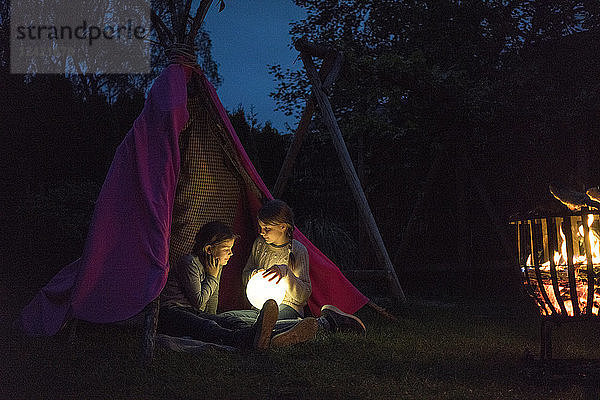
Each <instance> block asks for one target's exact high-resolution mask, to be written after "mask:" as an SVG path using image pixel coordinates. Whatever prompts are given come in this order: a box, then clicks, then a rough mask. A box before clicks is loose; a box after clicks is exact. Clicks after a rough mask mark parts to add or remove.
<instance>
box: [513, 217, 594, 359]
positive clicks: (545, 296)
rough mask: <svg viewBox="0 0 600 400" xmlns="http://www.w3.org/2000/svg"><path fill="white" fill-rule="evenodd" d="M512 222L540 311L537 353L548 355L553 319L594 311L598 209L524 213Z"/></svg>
mask: <svg viewBox="0 0 600 400" xmlns="http://www.w3.org/2000/svg"><path fill="white" fill-rule="evenodd" d="M511 223H512V224H514V225H515V226H516V231H517V235H516V238H517V244H518V257H519V266H520V268H521V274H522V279H523V284H524V285H525V288H526V290H527V292H528V294H529V295H530V296H531V297H532V298H533V299H534V300H535V302H536V303H537V305H538V307H539V310H540V313H541V315H542V325H541V357H542V358H543V359H547V358H551V357H552V341H551V332H552V331H551V330H552V325H553V324H557V323H562V322H568V321H573V320H574V319H581V318H595V317H598V311H599V309H600V287H599V285H600V278H599V272H600V211H598V210H590V209H588V208H583V209H581V211H577V212H573V213H568V214H562V215H556V214H555V215H544V216H542V215H537V216H527V217H524V218H522V219H518V220H515V221H512V222H511Z"/></svg>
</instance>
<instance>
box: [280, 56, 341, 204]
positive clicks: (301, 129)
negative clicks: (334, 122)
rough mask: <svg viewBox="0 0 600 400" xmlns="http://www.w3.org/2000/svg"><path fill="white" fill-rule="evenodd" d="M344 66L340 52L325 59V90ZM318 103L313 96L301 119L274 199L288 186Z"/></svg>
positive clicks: (322, 69) (323, 67) (323, 71)
mask: <svg viewBox="0 0 600 400" xmlns="http://www.w3.org/2000/svg"><path fill="white" fill-rule="evenodd" d="M341 66H342V54H341V53H339V52H335V53H331V54H329V55H328V56H327V58H325V60H324V61H323V66H322V67H321V72H320V74H319V75H320V76H321V79H323V87H324V88H325V89H327V88H329V87H330V86H331V85H333V83H334V82H335V80H336V78H337V75H338V73H339V71H340V68H341ZM315 105H316V101H315V98H314V95H311V96H310V98H309V99H308V102H307V103H306V107H305V108H304V111H303V112H302V117H301V118H300V123H299V124H298V128H297V129H296V133H295V134H294V140H293V141H292V143H291V144H290V148H289V149H288V151H287V154H286V155H285V160H283V164H282V165H281V169H280V170H279V175H278V176H277V181H276V182H275V186H274V187H273V197H275V198H279V197H281V195H282V194H283V192H284V191H285V188H286V186H287V181H288V179H289V177H290V175H291V174H292V169H293V167H294V163H295V162H296V158H297V157H298V153H299V152H300V148H301V147H302V143H303V142H304V137H305V136H306V133H307V132H308V128H309V126H310V122H311V120H312V116H313V114H314V112H315Z"/></svg>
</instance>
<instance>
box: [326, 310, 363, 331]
mask: <svg viewBox="0 0 600 400" xmlns="http://www.w3.org/2000/svg"><path fill="white" fill-rule="evenodd" d="M321 316H323V317H324V318H325V319H326V320H327V321H328V322H329V325H330V326H331V331H332V332H354V333H358V334H359V335H361V336H365V335H366V333H367V328H365V324H363V323H362V321H361V320H360V318H358V317H356V316H354V315H352V314H348V313H345V312H343V311H342V310H340V309H339V308H337V307H336V306H332V305H330V304H327V305H324V306H323V307H321Z"/></svg>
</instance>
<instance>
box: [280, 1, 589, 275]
mask: <svg viewBox="0 0 600 400" xmlns="http://www.w3.org/2000/svg"><path fill="white" fill-rule="evenodd" d="M296 4H297V5H299V6H301V7H303V8H305V9H306V11H307V17H306V18H305V19H303V20H301V21H297V22H296V23H294V24H293V26H292V28H291V31H290V32H291V34H292V37H293V40H296V39H299V38H307V39H308V40H309V41H312V42H315V43H318V44H322V45H325V46H329V47H332V48H335V49H337V50H339V51H342V52H343V54H344V64H343V69H342V71H341V74H340V76H339V78H338V81H337V83H336V85H335V87H334V88H333V90H332V92H331V94H330V100H331V103H332V106H333V108H334V113H335V115H336V116H337V118H338V123H339V125H340V127H341V130H342V132H343V134H344V136H345V139H346V142H347V144H348V146H349V148H350V149H351V153H352V156H353V159H354V162H355V164H357V165H358V167H359V169H360V170H362V171H363V176H362V179H361V181H362V183H363V186H364V187H365V192H366V193H367V197H368V198H369V202H370V204H371V206H372V208H373V211H374V214H375V217H376V219H377V220H378V221H379V225H380V229H381V230H382V232H383V236H384V240H385V241H386V242H387V244H388V247H389V248H391V249H394V248H395V247H397V246H398V245H399V243H400V241H401V240H402V239H403V238H405V236H404V235H403V234H402V228H403V226H404V225H405V224H406V222H407V220H408V218H409V216H410V215H411V213H412V210H413V208H414V207H415V204H416V201H417V199H418V198H419V193H420V191H421V190H422V188H423V182H424V181H425V178H426V175H427V172H428V170H429V169H430V167H431V165H432V163H433V160H434V159H435V158H436V157H438V155H439V154H440V148H442V149H445V150H444V153H445V154H448V157H447V161H445V164H444V166H445V168H444V170H443V174H442V176H439V177H437V178H436V181H435V182H436V184H435V185H434V191H433V193H431V194H430V195H429V196H428V198H426V199H425V200H426V201H427V204H428V206H427V207H426V209H425V211H424V214H423V215H422V216H421V217H419V218H418V221H419V223H418V224H417V225H423V226H421V227H420V229H425V230H427V229H429V231H430V232H429V236H427V239H425V238H423V239H419V240H425V241H424V242H423V241H422V242H421V244H420V245H419V246H415V251H416V252H417V251H419V252H427V253H429V255H430V256H431V257H432V258H436V257H435V255H432V253H435V252H436V251H438V249H441V248H444V247H445V246H447V247H448V248H445V249H444V251H443V252H444V253H445V254H446V255H447V254H448V253H449V252H454V253H456V251H455V250H456V248H457V247H458V246H460V245H461V244H460V243H458V242H459V241H466V240H469V241H470V242H471V243H474V239H473V237H474V236H473V235H475V237H480V238H481V240H482V243H475V246H474V247H479V248H486V247H487V249H490V248H491V249H492V250H491V251H488V250H485V252H488V253H492V254H493V256H494V257H497V256H499V251H497V250H493V249H494V248H495V249H498V248H499V246H498V241H497V239H495V238H494V236H495V231H494V228H493V227H491V226H490V225H491V224H490V222H489V219H488V218H487V213H486V211H485V207H484V206H483V203H482V202H481V201H479V199H478V195H477V188H476V187H474V185H473V184H472V183H469V182H467V187H465V188H463V187H459V182H458V180H457V175H460V171H459V169H460V168H463V166H461V165H460V163H457V160H458V159H460V157H462V156H466V157H467V158H468V159H469V160H471V163H472V164H473V165H474V170H473V171H468V172H467V177H468V176H469V175H470V174H475V175H476V176H478V177H479V180H480V181H481V182H483V185H484V189H485V191H486V192H487V193H488V194H489V196H490V198H491V199H492V203H493V204H494V208H495V210H494V212H496V213H498V214H499V215H500V216H505V217H506V216H507V215H509V214H510V213H512V212H514V211H519V210H525V209H527V208H533V207H535V206H537V205H538V204H539V203H541V202H544V201H546V200H547V184H548V183H549V181H553V180H554V181H565V183H566V184H567V185H569V184H571V186H574V185H576V184H578V185H582V184H583V183H582V182H583V181H587V184H588V185H591V184H598V182H600V180H598V179H600V176H598V174H596V175H594V174H593V173H591V172H589V171H594V168H593V167H594V166H597V165H598V164H597V161H596V158H597V157H595V154H593V153H592V154H587V156H586V157H581V158H578V157H576V156H575V155H574V153H581V151H577V149H579V150H581V149H582V148H583V147H585V145H587V146H589V145H592V146H593V145H594V144H595V139H594V137H593V135H591V134H590V133H591V132H593V131H594V129H595V128H596V127H597V125H598V113H597V110H598V107H599V106H600V104H598V100H597V99H598V96H597V90H598V88H599V86H598V83H597V79H594V77H595V76H598V73H600V65H599V64H598V61H597V60H598V57H597V56H596V55H595V52H594V50H593V47H594V43H595V42H596V40H597V39H596V38H597V35H596V32H598V22H599V21H598V18H599V16H600V6H599V4H598V2H593V1H578V2H572V1H564V0H551V1H533V0H531V1H525V0H512V1H511V0H487V1H484V0H471V1H459V0H443V1H423V0H405V1H394V0H377V1H376V0H324V1H315V0H296ZM569 60H571V61H569ZM272 73H273V74H274V76H275V78H276V79H277V80H278V82H279V86H278V88H277V90H276V92H275V93H273V97H274V98H275V99H276V101H277V102H278V105H279V108H280V109H282V110H285V111H286V112H287V113H297V112H298V110H300V109H302V107H303V106H304V104H305V101H306V99H307V97H308V95H309V90H310V87H309V85H308V82H307V81H306V78H305V73H304V71H297V72H292V71H289V70H288V71H285V70H283V69H282V68H281V67H280V66H273V67H272ZM315 127H316V129H315V130H314V132H313V134H312V135H311V137H310V139H308V140H313V141H321V142H322V143H323V146H322V147H317V148H316V149H313V150H314V151H315V153H316V154H315V153H311V154H310V155H305V157H309V158H310V159H311V160H312V161H310V162H313V163H314V160H315V159H317V160H327V162H328V163H330V164H331V163H338V161H337V160H336V159H335V158H334V157H333V156H332V148H331V145H330V143H329V141H328V139H327V135H328V132H327V130H326V129H325V128H324V127H323V126H321V125H320V122H319V118H318V116H317V117H316V118H315ZM316 136H319V138H318V139H315V137H316ZM582 138H583V139H582ZM583 143H585V145H584V144H583ZM588 153H590V152H589V151H588ZM582 158H583V159H584V160H582ZM540 167H541V168H540ZM545 167H547V168H545ZM596 170H597V169H596ZM305 173H306V174H308V176H305V175H304V174H305ZM296 174H297V176H296V179H297V180H299V181H300V182H307V181H310V182H311V184H315V185H317V184H316V182H317V181H318V182H319V183H321V184H324V186H325V187H328V188H332V189H331V190H335V191H336V192H337V198H336V200H335V202H337V203H343V204H345V206H344V207H342V208H341V209H342V210H339V209H337V210H336V209H334V208H333V207H332V205H331V204H332V203H331V201H332V200H331V197H332V196H331V193H329V191H328V193H326V194H325V193H322V194H316V196H314V197H311V196H308V195H304V194H305V193H308V192H310V189H308V188H307V187H306V186H301V185H300V186H299V185H296V186H295V187H294V189H293V190H294V192H291V190H290V193H287V194H286V196H288V197H289V198H290V201H291V202H294V203H295V205H296V207H298V208H301V209H303V211H306V212H307V213H314V214H317V215H319V214H321V213H322V212H323V210H326V212H325V214H326V215H329V216H334V218H336V220H337V221H340V223H341V224H342V225H343V226H344V227H345V229H346V230H348V231H349V232H355V233H354V237H355V238H357V234H356V232H357V231H358V225H359V223H358V222H357V221H356V219H355V218H349V216H350V215H351V211H349V210H353V209H354V206H353V202H352V200H351V196H349V195H348V192H347V191H346V189H344V188H341V187H340V188H338V189H333V187H334V186H331V182H330V178H329V177H323V176H321V175H319V173H318V172H317V171H306V170H302V169H300V170H298V171H297V172H296ZM336 179H337V180H339V179H340V178H339V175H338V176H337V177H336ZM594 179H596V180H594ZM328 185H329V186H328ZM580 189H581V188H580ZM465 190H466V192H465ZM460 192H462V194H461V193H460ZM313 194H314V193H313ZM334 197H335V196H334ZM465 197H466V198H465ZM461 198H462V199H461ZM459 206H462V207H466V208H467V209H473V212H470V213H469V215H468V220H467V223H468V224H469V225H468V226H469V227H473V226H477V227H478V228H477V229H476V233H471V234H470V235H471V238H470V239H467V238H464V237H458V238H457V237H456V236H457V235H452V234H451V232H453V230H454V229H455V227H456V224H457V223H460V221H459V219H458V217H457V214H458V213H459V212H458V207H459ZM336 213H337V214H336ZM440 221H449V223H448V224H447V226H445V227H444V226H443V223H440ZM484 221H485V223H484ZM462 223H464V222H462ZM486 225H487V226H486ZM486 230H487V231H486ZM408 234H409V235H416V236H419V237H421V236H420V234H418V232H408ZM435 237H439V239H440V240H439V241H438V240H437V239H435ZM449 237H451V238H452V239H448V238H449ZM432 238H433V239H432ZM357 240H358V239H357ZM432 242H434V243H436V246H434V247H433V248H431V246H425V247H424V246H423V244H424V243H432ZM475 242H476V241H475ZM357 243H358V242H357ZM417 248H418V250H417ZM453 250H454V251H453ZM494 253H495V254H494ZM395 261H396V262H397V263H399V264H403V263H404V260H399V259H396V260H395Z"/></svg>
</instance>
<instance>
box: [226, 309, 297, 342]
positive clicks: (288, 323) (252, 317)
mask: <svg viewBox="0 0 600 400" xmlns="http://www.w3.org/2000/svg"><path fill="white" fill-rule="evenodd" d="M258 313H259V310H257V309H252V310H233V311H226V312H223V313H220V314H217V316H219V317H220V320H221V321H222V322H223V326H227V327H230V328H243V327H246V328H247V327H249V326H252V325H253V324H254V323H255V322H256V319H257V318H258ZM300 320H301V317H300V314H298V312H297V311H296V310H294V309H293V308H292V307H290V306H288V305H285V304H281V305H279V318H278V319H277V323H276V324H275V328H273V334H275V335H276V334H278V333H281V332H285V331H287V330H289V329H290V328H292V327H294V325H296V324H297V323H298V322H299V321H300Z"/></svg>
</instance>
